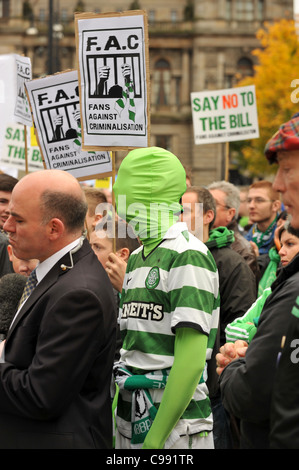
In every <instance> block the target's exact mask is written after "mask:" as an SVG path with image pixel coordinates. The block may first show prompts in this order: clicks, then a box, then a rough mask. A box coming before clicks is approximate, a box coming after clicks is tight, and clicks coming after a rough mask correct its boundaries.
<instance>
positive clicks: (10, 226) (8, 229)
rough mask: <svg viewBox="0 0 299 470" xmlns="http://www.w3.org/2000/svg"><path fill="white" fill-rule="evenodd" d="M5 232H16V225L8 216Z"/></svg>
mask: <svg viewBox="0 0 299 470" xmlns="http://www.w3.org/2000/svg"><path fill="white" fill-rule="evenodd" d="M3 230H4V231H5V232H9V233H10V232H13V231H14V225H13V222H12V217H11V216H10V215H9V214H8V218H7V220H6V221H5V222H4V224H3Z"/></svg>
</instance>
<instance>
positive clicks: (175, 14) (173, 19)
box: [170, 10, 178, 23]
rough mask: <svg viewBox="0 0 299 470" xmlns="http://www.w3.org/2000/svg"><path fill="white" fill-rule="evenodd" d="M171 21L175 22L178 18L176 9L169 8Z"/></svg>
mask: <svg viewBox="0 0 299 470" xmlns="http://www.w3.org/2000/svg"><path fill="white" fill-rule="evenodd" d="M170 15H171V22H172V23H176V22H177V20H178V12H177V11H176V10H171V13H170Z"/></svg>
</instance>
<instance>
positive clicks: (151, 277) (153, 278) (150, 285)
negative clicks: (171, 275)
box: [145, 266, 160, 289]
mask: <svg viewBox="0 0 299 470" xmlns="http://www.w3.org/2000/svg"><path fill="white" fill-rule="evenodd" d="M159 282H160V273H159V268H158V267H157V266H155V267H154V268H152V269H151V270H150V272H149V273H148V275H147V277H146V280H145V287H146V288H147V289H155V288H156V287H157V285H158V284H159Z"/></svg>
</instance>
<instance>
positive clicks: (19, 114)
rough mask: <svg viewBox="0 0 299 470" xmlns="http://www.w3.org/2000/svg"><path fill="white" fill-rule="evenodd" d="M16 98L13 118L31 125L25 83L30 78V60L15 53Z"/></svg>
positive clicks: (20, 122)
mask: <svg viewBox="0 0 299 470" xmlns="http://www.w3.org/2000/svg"><path fill="white" fill-rule="evenodd" d="M16 76H17V98H16V105H15V110H14V115H15V119H16V121H17V122H18V123H19V124H24V126H29V127H31V126H32V116H31V112H30V106H29V103H28V99H27V95H26V91H25V83H26V82H28V81H29V80H32V72H31V61H30V58H29V57H23V56H19V55H16Z"/></svg>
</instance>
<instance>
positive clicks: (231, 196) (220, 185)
mask: <svg viewBox="0 0 299 470" xmlns="http://www.w3.org/2000/svg"><path fill="white" fill-rule="evenodd" d="M208 189H219V190H220V191H223V192H224V193H225V194H226V200H225V204H226V206H227V207H228V208H230V209H231V208H235V209H236V214H235V219H237V218H238V214H239V209H240V191H239V189H238V188H237V187H236V186H235V185H234V184H232V183H229V182H228V181H214V182H213V183H211V184H210V185H209V186H208Z"/></svg>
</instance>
